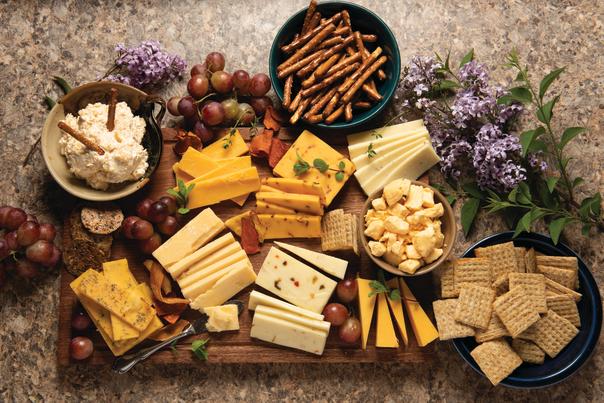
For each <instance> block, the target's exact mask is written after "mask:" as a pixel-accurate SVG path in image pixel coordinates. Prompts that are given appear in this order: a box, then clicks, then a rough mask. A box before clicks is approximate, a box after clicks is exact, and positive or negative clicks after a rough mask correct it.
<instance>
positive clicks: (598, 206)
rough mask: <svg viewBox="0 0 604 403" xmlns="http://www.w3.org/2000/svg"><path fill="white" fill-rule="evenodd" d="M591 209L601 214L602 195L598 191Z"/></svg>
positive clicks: (597, 214)
mask: <svg viewBox="0 0 604 403" xmlns="http://www.w3.org/2000/svg"><path fill="white" fill-rule="evenodd" d="M590 210H591V212H592V213H594V215H596V216H599V215H600V213H601V212H602V195H601V194H600V193H599V192H598V193H596V194H595V196H594V197H592V201H591V204H590Z"/></svg>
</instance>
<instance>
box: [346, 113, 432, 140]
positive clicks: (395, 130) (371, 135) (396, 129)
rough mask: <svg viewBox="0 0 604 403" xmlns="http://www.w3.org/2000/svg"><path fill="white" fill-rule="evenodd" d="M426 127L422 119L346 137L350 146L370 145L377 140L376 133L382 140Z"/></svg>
mask: <svg viewBox="0 0 604 403" xmlns="http://www.w3.org/2000/svg"><path fill="white" fill-rule="evenodd" d="M422 127H424V121H423V120H422V119H418V120H412V121H411V122H405V123H399V124H396V125H392V126H388V127H384V128H376V129H371V130H365V131H363V132H359V133H354V134H350V135H348V136H346V139H347V140H348V145H349V146H354V145H357V144H363V143H367V144H368V143H369V142H371V141H373V140H375V133H378V134H379V135H381V136H382V138H390V137H393V136H396V135H398V134H400V133H404V132H408V131H411V130H414V129H420V128H422Z"/></svg>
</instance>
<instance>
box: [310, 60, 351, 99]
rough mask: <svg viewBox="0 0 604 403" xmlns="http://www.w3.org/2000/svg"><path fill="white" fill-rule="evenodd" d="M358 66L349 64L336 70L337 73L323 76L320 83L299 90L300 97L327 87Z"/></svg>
mask: <svg viewBox="0 0 604 403" xmlns="http://www.w3.org/2000/svg"><path fill="white" fill-rule="evenodd" d="M358 67H359V64H358V63H355V64H351V65H350V66H347V67H345V68H344V69H342V70H340V71H338V72H337V73H335V74H333V75H331V76H329V77H327V78H325V79H324V80H323V81H321V82H320V83H317V84H315V85H313V86H312V87H310V88H306V89H303V90H301V91H300V92H301V93H302V97H304V98H306V97H308V96H310V95H312V94H314V93H315V92H317V91H319V90H322V89H323V88H327V87H329V86H330V85H331V84H333V83H335V82H336V81H339V80H341V79H342V78H344V77H346V76H348V74H350V73H352V72H353V71H354V70H355V69H357V68H358Z"/></svg>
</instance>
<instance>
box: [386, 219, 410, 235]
mask: <svg viewBox="0 0 604 403" xmlns="http://www.w3.org/2000/svg"><path fill="white" fill-rule="evenodd" d="M384 228H385V229H386V231H388V232H393V233H395V234H400V235H405V234H406V233H408V232H409V224H408V223H407V222H406V221H405V220H403V219H402V218H400V217H397V216H390V217H388V218H386V220H384Z"/></svg>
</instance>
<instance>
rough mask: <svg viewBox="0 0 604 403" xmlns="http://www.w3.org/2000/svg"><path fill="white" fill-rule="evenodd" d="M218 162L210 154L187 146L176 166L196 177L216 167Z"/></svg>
mask: <svg viewBox="0 0 604 403" xmlns="http://www.w3.org/2000/svg"><path fill="white" fill-rule="evenodd" d="M218 165H219V164H218V162H217V161H216V160H215V159H214V158H212V157H211V156H208V155H205V154H202V153H201V151H197V150H196V149H194V148H193V147H189V148H187V151H185V153H184V154H183V155H182V158H181V159H180V162H179V163H178V168H179V169H180V170H181V171H182V172H184V173H186V174H187V175H189V176H191V177H193V178H196V177H198V176H199V175H203V174H205V173H207V172H210V171H212V170H213V169H216V168H218Z"/></svg>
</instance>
